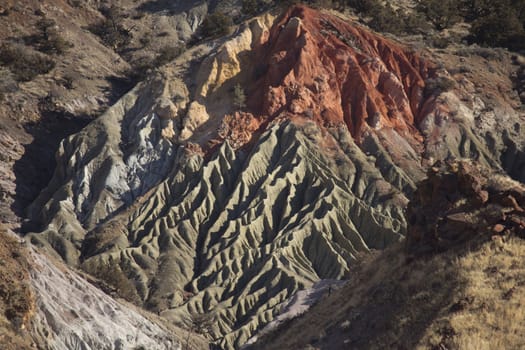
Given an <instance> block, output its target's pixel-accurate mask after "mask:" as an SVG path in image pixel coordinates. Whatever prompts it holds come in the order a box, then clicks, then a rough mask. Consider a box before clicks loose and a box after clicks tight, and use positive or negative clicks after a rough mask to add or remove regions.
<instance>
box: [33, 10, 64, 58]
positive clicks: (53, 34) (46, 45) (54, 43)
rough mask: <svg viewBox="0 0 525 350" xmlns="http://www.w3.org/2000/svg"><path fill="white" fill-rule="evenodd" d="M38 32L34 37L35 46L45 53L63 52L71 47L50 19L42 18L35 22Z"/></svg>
mask: <svg viewBox="0 0 525 350" xmlns="http://www.w3.org/2000/svg"><path fill="white" fill-rule="evenodd" d="M36 27H37V28H38V30H39V34H38V35H37V36H36V38H35V42H36V48H37V49H38V50H39V51H42V52H45V53H47V54H59V55H60V54H63V53H64V52H66V51H67V50H68V49H69V48H71V47H73V44H71V43H70V42H69V41H67V40H65V39H64V38H63V37H62V36H61V35H60V33H59V30H58V26H57V24H56V22H55V21H54V20H52V19H48V18H42V19H40V20H39V21H38V22H37V23H36Z"/></svg>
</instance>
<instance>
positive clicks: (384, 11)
mask: <svg viewBox="0 0 525 350" xmlns="http://www.w3.org/2000/svg"><path fill="white" fill-rule="evenodd" d="M368 15H369V16H370V17H372V20H371V21H370V22H369V23H368V25H369V26H370V27H372V28H373V29H374V30H377V31H381V32H389V33H392V34H401V33H403V32H404V31H405V22H404V20H403V15H402V14H401V13H399V12H396V11H395V10H394V9H393V8H392V6H390V4H386V5H384V6H382V5H381V6H379V7H373V9H372V11H371V12H369V13H368Z"/></svg>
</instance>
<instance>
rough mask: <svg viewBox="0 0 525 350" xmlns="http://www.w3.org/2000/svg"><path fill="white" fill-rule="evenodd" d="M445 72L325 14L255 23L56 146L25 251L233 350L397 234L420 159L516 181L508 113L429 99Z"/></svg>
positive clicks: (155, 79)
mask: <svg viewBox="0 0 525 350" xmlns="http://www.w3.org/2000/svg"><path fill="white" fill-rule="evenodd" d="M441 75H446V72H439V71H435V70H434V68H433V65H432V64H431V63H428V62H426V61H424V60H422V59H421V58H420V57H419V56H418V55H417V54H415V53H413V52H411V51H410V50H409V49H407V48H404V47H403V46H401V45H400V44H397V43H394V42H392V41H389V40H386V39H384V38H381V37H380V36H378V35H376V34H373V33H370V32H369V31H368V30H366V29H365V28H362V27H360V26H358V25H355V24H351V23H348V22H345V21H344V20H342V19H340V18H339V17H336V16H334V15H331V14H326V13H323V12H317V11H314V10H311V9H308V8H306V7H303V6H297V7H293V8H291V9H290V10H289V11H288V12H287V13H285V14H284V15H283V16H282V17H280V18H279V19H274V18H272V16H270V15H266V16H264V17H260V18H257V19H254V20H252V21H250V22H248V23H246V24H244V25H242V26H241V27H240V28H239V29H238V30H237V32H235V33H234V34H233V35H232V37H230V38H228V39H227V40H226V41H224V42H210V43H205V44H203V45H201V46H197V47H195V48H193V49H191V50H189V51H188V52H186V53H185V54H184V55H183V56H182V57H180V58H179V59H177V60H176V61H175V62H173V63H172V64H170V65H168V66H166V67H164V69H163V70H162V71H161V72H159V73H157V74H155V75H153V76H151V77H149V78H148V79H147V80H146V81H145V82H143V83H142V84H140V85H138V86H137V87H136V88H135V89H133V90H132V91H131V92H130V93H128V94H127V95H126V96H124V98H122V99H121V100H120V101H119V102H118V103H116V104H115V105H114V106H113V107H111V108H110V109H109V110H108V111H107V112H106V113H105V114H104V115H103V116H101V117H100V118H98V119H97V120H96V121H94V122H92V123H91V124H90V125H88V126H87V127H86V128H85V129H84V130H82V131H81V132H80V133H78V134H76V135H73V136H71V137H69V138H67V139H66V140H64V141H63V142H62V144H61V146H60V149H59V152H58V154H57V164H58V166H57V169H56V171H55V174H54V177H53V179H52V181H51V182H50V184H49V186H48V187H47V189H46V190H44V191H43V192H42V193H41V195H40V196H39V198H38V199H37V200H36V201H35V202H34V203H33V205H32V206H31V207H30V217H31V219H33V220H34V221H35V222H37V223H39V224H40V226H41V228H42V230H41V232H39V233H34V234H32V235H31V240H32V242H34V243H36V244H40V245H45V246H50V247H52V248H53V249H54V250H55V251H56V252H57V255H58V256H60V257H62V258H63V259H64V260H65V261H66V262H68V263H69V264H71V265H74V266H80V267H81V268H83V269H84V270H86V271H88V272H90V273H92V274H95V275H96V274H97V273H99V272H100V270H101V269H103V268H107V267H108V266H110V267H111V268H112V271H117V272H118V273H119V274H120V275H123V276H125V278H126V279H127V280H128V282H130V283H129V284H130V285H131V286H132V289H134V290H132V291H130V293H132V294H133V299H134V300H135V302H137V303H139V304H143V305H144V306H145V307H147V308H149V309H151V310H154V311H157V312H159V313H160V314H161V315H162V316H163V317H166V318H168V319H169V320H172V321H173V322H175V323H177V322H180V321H181V319H183V318H184V317H186V316H187V315H189V314H190V315H191V314H207V315H210V317H211V318H213V320H214V322H213V326H212V329H211V332H210V337H211V338H212V339H213V340H214V341H215V342H216V343H218V344H219V345H220V346H222V347H224V348H233V347H239V346H241V345H242V344H243V343H244V342H246V341H247V340H248V339H249V338H250V337H251V335H253V334H254V332H256V330H258V329H260V328H261V327H263V326H264V325H265V324H267V323H268V322H270V321H271V320H272V319H273V318H274V317H275V316H276V315H277V313H278V309H279V306H280V305H282V304H283V303H284V302H285V301H286V300H287V299H288V298H289V297H290V296H292V295H293V294H294V293H295V292H296V291H297V290H299V289H303V288H307V287H310V286H312V285H313V283H315V282H316V281H318V280H320V279H339V278H342V277H343V276H344V275H345V273H346V272H347V271H348V270H349V268H350V266H351V264H352V263H353V262H354V261H355V257H356V255H357V254H358V253H359V252H362V251H367V250H369V249H370V248H373V249H382V248H384V247H386V246H387V245H389V244H391V243H393V242H396V241H399V240H401V239H402V237H403V236H404V235H405V234H406V228H407V223H406V221H405V216H404V214H403V211H404V208H405V206H406V204H407V202H408V201H407V197H406V196H407V195H408V194H410V193H411V192H412V191H413V190H414V189H415V183H416V182H418V181H420V180H421V179H423V178H424V177H425V174H426V168H427V167H428V164H429V163H433V161H434V160H437V159H445V158H451V157H467V158H475V159H477V160H478V161H479V162H480V163H482V164H485V165H487V166H490V167H493V168H497V169H500V170H501V169H506V170H507V171H510V169H514V170H512V171H513V172H514V173H515V174H516V175H515V176H516V177H519V176H522V174H521V173H520V170H519V169H521V168H522V166H523V164H524V163H523V159H522V158H520V157H514V158H513V159H510V158H511V156H510V154H511V153H512V152H514V153H512V154H519V153H520V152H523V149H524V148H523V142H524V140H525V137H523V132H524V130H525V128H510V129H508V130H507V128H506V126H507V125H508V123H511V122H512V123H516V122H518V123H521V121H516V120H517V119H513V118H515V115H514V114H513V113H514V112H513V111H512V110H508V109H505V108H503V107H502V108H501V109H499V110H498V111H501V115H499V114H498V118H499V119H498V120H499V121H500V123H495V124H499V125H495V126H494V127H493V128H490V130H487V129H485V128H482V127H480V125H485V124H486V123H484V122H482V121H481V120H482V119H486V120H489V121H494V120H495V118H496V114H495V113H493V114H490V113H486V110H485V109H483V108H482V107H481V106H483V105H484V104H483V102H480V103H477V104H470V105H468V104H466V103H465V102H464V101H462V100H461V99H459V98H458V97H457V96H456V92H455V91H454V90H451V91H449V92H446V93H440V92H439V91H438V92H432V93H430V94H428V93H427V94H424V93H423V92H424V88H425V79H428V78H429V77H432V78H434V79H437V78H439V77H440V76H441ZM236 84H240V85H241V86H242V87H243V89H244V92H245V93H246V97H247V106H246V108H244V110H241V111H240V110H238V108H237V107H238V106H237V107H236V106H235V104H234V96H233V92H232V91H233V90H234V89H233V88H234V86H235V85H236ZM520 125H521V124H520ZM494 139H495V140H498V141H493V140H494ZM521 154H522V153H521ZM108 282H110V283H111V281H108Z"/></svg>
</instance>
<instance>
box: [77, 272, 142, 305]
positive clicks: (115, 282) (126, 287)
mask: <svg viewBox="0 0 525 350" xmlns="http://www.w3.org/2000/svg"><path fill="white" fill-rule="evenodd" d="M87 272H89V273H91V274H93V275H94V276H95V277H97V278H99V279H101V280H103V281H105V282H106V283H108V284H109V285H111V286H112V287H113V288H115V290H116V292H117V294H118V295H119V296H121V297H122V298H124V299H126V300H127V301H129V302H131V303H134V304H136V305H139V304H140V303H141V299H140V297H139V295H138V293H137V289H136V288H135V285H134V284H133V282H132V281H131V280H130V279H129V278H128V277H127V276H126V274H125V273H124V272H123V271H122V269H121V267H120V266H119V265H118V264H116V263H108V264H104V265H102V264H101V265H97V267H96V269H94V271H89V270H88V271H87Z"/></svg>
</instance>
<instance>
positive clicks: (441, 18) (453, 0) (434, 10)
mask: <svg viewBox="0 0 525 350" xmlns="http://www.w3.org/2000/svg"><path fill="white" fill-rule="evenodd" d="M417 8H418V10H419V11H420V12H423V13H424V14H425V16H426V17H427V18H428V20H429V21H430V22H432V24H433V25H434V26H435V27H436V29H437V30H443V29H445V28H448V27H450V26H451V25H453V24H455V23H457V22H458V21H459V20H460V19H461V17H460V16H459V15H458V14H459V5H458V1H457V0H423V1H421V2H420V3H419V5H418V7H417Z"/></svg>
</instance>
